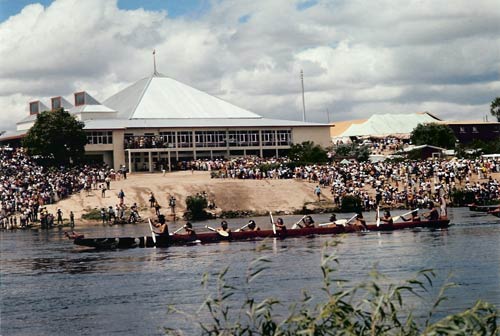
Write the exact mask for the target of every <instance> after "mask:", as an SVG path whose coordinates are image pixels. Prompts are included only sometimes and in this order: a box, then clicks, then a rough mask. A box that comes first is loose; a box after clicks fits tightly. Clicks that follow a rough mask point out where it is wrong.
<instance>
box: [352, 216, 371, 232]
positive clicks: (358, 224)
mask: <svg viewBox="0 0 500 336" xmlns="http://www.w3.org/2000/svg"><path fill="white" fill-rule="evenodd" d="M354 226H355V227H357V228H361V229H363V230H368V226H366V221H365V219H364V218H363V214H362V213H358V214H357V215H356V221H355V222H354Z"/></svg>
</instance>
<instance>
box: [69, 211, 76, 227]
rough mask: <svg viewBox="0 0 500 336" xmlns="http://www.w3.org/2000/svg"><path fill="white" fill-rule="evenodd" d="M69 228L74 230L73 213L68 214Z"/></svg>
mask: <svg viewBox="0 0 500 336" xmlns="http://www.w3.org/2000/svg"><path fill="white" fill-rule="evenodd" d="M69 226H70V227H72V228H74V227H75V214H74V213H73V211H70V212H69Z"/></svg>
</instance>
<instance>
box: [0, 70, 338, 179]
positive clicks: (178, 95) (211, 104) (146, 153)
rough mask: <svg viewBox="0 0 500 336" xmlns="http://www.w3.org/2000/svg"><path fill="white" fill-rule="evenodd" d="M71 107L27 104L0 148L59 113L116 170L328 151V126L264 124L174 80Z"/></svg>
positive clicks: (160, 79) (94, 155)
mask: <svg viewBox="0 0 500 336" xmlns="http://www.w3.org/2000/svg"><path fill="white" fill-rule="evenodd" d="M73 98H74V104H71V103H69V102H68V101H67V100H66V99H64V98H62V97H53V98H51V104H50V105H51V107H50V108H48V107H47V106H45V105H44V104H43V103H42V102H40V101H34V102H31V103H30V105H29V109H30V115H29V116H27V117H26V118H24V119H23V120H21V121H19V122H18V123H17V130H16V131H15V132H7V133H6V134H4V135H3V136H2V137H0V141H2V142H7V141H9V140H13V139H16V138H20V137H23V136H24V135H25V134H26V132H27V130H29V128H30V127H31V126H32V125H33V124H34V122H35V120H36V115H37V114H38V113H40V112H42V111H45V110H51V109H52V110H54V109H57V108H60V107H64V108H65V109H66V110H68V111H69V112H70V113H72V114H74V115H75V117H76V118H77V119H79V120H81V121H83V122H84V123H85V128H84V129H85V131H86V132H87V137H88V144H87V146H86V147H85V151H86V155H88V156H89V158H91V159H93V160H95V161H104V162H106V163H108V164H110V165H111V166H113V167H114V168H115V169H118V168H119V167H120V166H121V165H127V166H128V167H129V169H130V170H132V171H135V170H148V171H153V170H155V169H168V168H170V167H171V166H172V165H173V164H175V163H176V162H179V161H185V160H190V159H198V158H214V157H231V156H243V155H258V156H261V157H270V156H279V155H282V154H284V153H285V152H286V151H287V150H288V149H289V148H290V146H291V144H292V143H301V142H303V141H314V143H316V144H320V145H322V146H328V145H329V144H330V128H329V125H327V124H320V123H307V122H299V121H289V120H278V119H268V118H263V117H262V116H260V115H258V114H255V113H253V112H250V111H248V110H245V109H243V108H240V107H238V106H235V105H233V104H231V103H229V102H226V101H224V100H222V99H220V98H217V97H214V96H212V95H209V94H207V93H205V92H202V91H200V90H197V89H195V88H193V87H190V86H188V85H186V84H183V83H181V82H179V81H176V80H174V79H172V78H169V77H166V76H162V75H158V74H156V75H153V76H151V77H147V78H143V79H141V80H139V81H137V82H136V83H134V84H132V85H130V86H129V87H127V88H125V89H123V90H122V91H120V92H118V93H116V94H115V95H113V96H111V97H109V98H108V99H106V100H105V101H103V102H102V104H101V103H100V102H98V101H97V100H96V99H94V98H93V97H92V96H90V95H89V94H88V93H86V92H77V93H75V94H74V95H73Z"/></svg>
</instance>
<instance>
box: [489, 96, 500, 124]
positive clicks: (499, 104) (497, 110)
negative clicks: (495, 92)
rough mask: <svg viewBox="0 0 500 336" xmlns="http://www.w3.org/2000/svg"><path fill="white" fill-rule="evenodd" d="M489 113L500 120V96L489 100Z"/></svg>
mask: <svg viewBox="0 0 500 336" xmlns="http://www.w3.org/2000/svg"><path fill="white" fill-rule="evenodd" d="M490 112H491V115H492V116H494V117H496V118H497V121H499V122H500V97H496V98H495V100H494V101H492V102H491V107H490Z"/></svg>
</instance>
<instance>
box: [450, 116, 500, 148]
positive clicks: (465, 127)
mask: <svg viewBox="0 0 500 336" xmlns="http://www.w3.org/2000/svg"><path fill="white" fill-rule="evenodd" d="M443 123H444V124H446V125H448V127H450V128H451V129H452V130H453V133H455V136H456V137H457V140H458V141H459V142H460V143H461V144H469V143H471V142H473V141H474V140H480V141H483V142H488V141H495V140H498V139H500V122H497V121H493V122H487V121H444V122H443Z"/></svg>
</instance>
